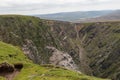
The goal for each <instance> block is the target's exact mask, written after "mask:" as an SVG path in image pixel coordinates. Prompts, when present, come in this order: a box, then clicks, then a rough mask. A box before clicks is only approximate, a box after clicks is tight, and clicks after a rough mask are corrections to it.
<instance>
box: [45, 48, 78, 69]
mask: <svg viewBox="0 0 120 80" xmlns="http://www.w3.org/2000/svg"><path fill="white" fill-rule="evenodd" d="M46 48H47V49H49V50H51V51H52V56H51V57H50V59H49V60H50V63H51V64H54V65H57V66H61V67H64V68H67V69H72V70H78V67H77V65H76V64H75V62H74V60H73V59H72V57H71V56H70V55H69V54H68V53H66V52H63V51H60V50H58V49H56V48H55V47H51V46H47V47H46Z"/></svg>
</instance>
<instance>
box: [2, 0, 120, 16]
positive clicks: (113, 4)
mask: <svg viewBox="0 0 120 80" xmlns="http://www.w3.org/2000/svg"><path fill="white" fill-rule="evenodd" d="M111 9H112V10H114V9H120V0H0V14H48V13H57V12H71V11H91V10H111Z"/></svg>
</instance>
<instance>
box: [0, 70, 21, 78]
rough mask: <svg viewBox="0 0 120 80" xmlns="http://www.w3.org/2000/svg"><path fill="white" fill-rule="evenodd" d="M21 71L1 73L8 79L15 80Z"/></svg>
mask: <svg viewBox="0 0 120 80" xmlns="http://www.w3.org/2000/svg"><path fill="white" fill-rule="evenodd" d="M19 72H20V71H18V70H15V71H14V72H12V73H1V74H0V76H2V77H5V78H6V80H13V79H14V78H15V76H16V75H17V74H19Z"/></svg>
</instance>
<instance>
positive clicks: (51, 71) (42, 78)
mask: <svg viewBox="0 0 120 80" xmlns="http://www.w3.org/2000/svg"><path fill="white" fill-rule="evenodd" d="M9 55H12V57H11V56H9ZM2 62H8V63H9V64H14V63H23V65H24V68H23V69H22V70H21V72H20V73H19V74H18V75H17V76H16V77H15V78H14V80H103V79H99V78H95V77H90V76H86V75H83V74H80V73H77V72H74V71H70V70H66V69H63V68H60V67H54V66H52V65H51V66H49V65H48V66H47V65H45V66H40V65H36V64H34V63H33V62H32V61H30V60H29V59H27V57H25V56H24V54H23V52H22V51H21V50H20V49H19V48H18V47H14V46H12V45H11V44H6V43H3V42H1V41H0V63H2ZM0 80H5V79H4V78H2V77H0Z"/></svg>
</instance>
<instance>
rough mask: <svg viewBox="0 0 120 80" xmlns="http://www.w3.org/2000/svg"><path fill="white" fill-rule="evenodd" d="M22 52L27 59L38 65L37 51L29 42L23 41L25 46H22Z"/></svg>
mask: <svg viewBox="0 0 120 80" xmlns="http://www.w3.org/2000/svg"><path fill="white" fill-rule="evenodd" d="M22 50H23V51H24V53H25V55H27V56H28V58H29V59H31V60H33V61H34V62H35V63H38V61H39V60H38V59H40V58H39V55H38V50H37V47H36V46H35V45H34V43H33V42H32V41H31V40H28V39H26V40H25V44H24V45H23V47H22Z"/></svg>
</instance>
